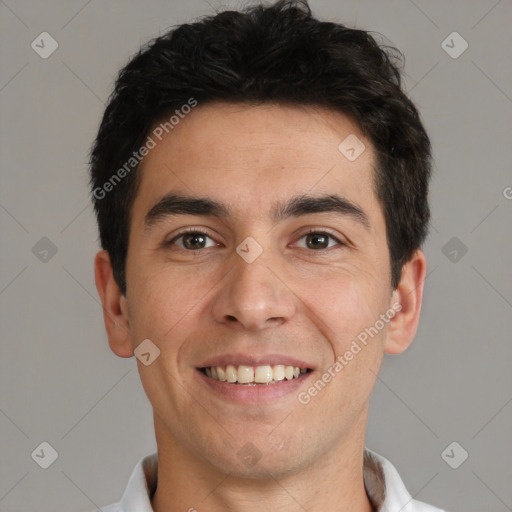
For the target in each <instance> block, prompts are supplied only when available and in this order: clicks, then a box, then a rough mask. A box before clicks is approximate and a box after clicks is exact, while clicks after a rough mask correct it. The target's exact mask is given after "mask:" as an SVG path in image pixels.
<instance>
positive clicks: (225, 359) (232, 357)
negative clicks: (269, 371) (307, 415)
mask: <svg viewBox="0 0 512 512" xmlns="http://www.w3.org/2000/svg"><path fill="white" fill-rule="evenodd" d="M228 364H232V365H233V366H240V365H243V366H265V365H269V366H274V365H278V364H282V365H284V366H297V367H299V368H308V369H310V370H314V367H313V365H312V364H311V363H307V362H306V361H303V360H301V359H297V358H295V357H291V356H287V355H284V354H260V355H254V354H252V355H248V354H222V355H219V356H215V357H212V358H210V359H207V360H206V361H205V362H204V363H203V364H201V365H200V366H199V368H208V367H210V366H227V365H228Z"/></svg>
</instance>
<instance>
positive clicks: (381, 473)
mask: <svg viewBox="0 0 512 512" xmlns="http://www.w3.org/2000/svg"><path fill="white" fill-rule="evenodd" d="M157 470H158V455H157V453H156V452H155V453H151V454H150V455H147V456H145V457H143V458H142V459H141V460H140V461H139V462H138V463H137V465H136V466H135V468H134V469H133V471H132V474H131V476H130V479H129V480H128V485H127V486H126V489H125V491H124V493H123V496H122V498H121V502H120V504H121V512H153V508H152V507H151V498H152V496H153V494H154V492H155V490H156V486H157V474H158V471H157ZM363 476H364V484H365V488H366V492H367V494H368V498H369V500H370V502H371V504H372V506H373V508H374V510H375V511H376V512H398V511H400V512H423V511H425V512H426V511H432V512H435V511H437V510H438V509H435V508H433V507H432V508H431V507H429V506H428V505H426V507H428V508H423V507H421V505H424V504H421V503H420V502H417V501H415V500H413V499H412V497H411V495H410V494H409V492H408V491H407V489H406V488H405V485H404V483H403V482H402V479H401V478H400V475H399V474H398V471H397V470H396V469H395V467H394V466H393V465H392V464H391V462H389V461H388V460H387V459H386V458H384V457H383V456H381V455H379V454H377V453H375V452H374V451H372V450H370V449H368V448H365V452H364V465H363ZM439 512H442V511H439Z"/></svg>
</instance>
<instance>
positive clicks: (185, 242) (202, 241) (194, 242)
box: [167, 231, 215, 251]
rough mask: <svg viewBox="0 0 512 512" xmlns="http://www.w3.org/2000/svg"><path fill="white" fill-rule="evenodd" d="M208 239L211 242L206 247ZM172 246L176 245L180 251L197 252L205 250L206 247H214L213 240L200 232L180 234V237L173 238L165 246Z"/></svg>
mask: <svg viewBox="0 0 512 512" xmlns="http://www.w3.org/2000/svg"><path fill="white" fill-rule="evenodd" d="M208 239H210V240H211V242H210V245H206V244H207V243H208ZM174 244H176V245H177V246H178V247H179V248H180V249H185V250H191V251H197V250H199V249H206V248H207V247H213V246H215V242H214V241H213V239H212V238H211V237H210V236H208V235H207V234H206V233H202V232H201V231H190V232H187V233H181V234H180V235H177V236H176V237H174V238H173V239H172V240H171V241H170V242H169V243H168V244H167V245H174Z"/></svg>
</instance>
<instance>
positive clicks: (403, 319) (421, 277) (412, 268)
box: [384, 249, 427, 354]
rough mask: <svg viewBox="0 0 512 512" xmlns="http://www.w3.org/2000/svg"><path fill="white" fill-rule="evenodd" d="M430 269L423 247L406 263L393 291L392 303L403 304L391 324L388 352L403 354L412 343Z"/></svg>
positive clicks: (387, 345)
mask: <svg viewBox="0 0 512 512" xmlns="http://www.w3.org/2000/svg"><path fill="white" fill-rule="evenodd" d="M426 272H427V261H426V258H425V254H424V253H423V251H422V250H420V249H418V250H416V252H415V253H414V254H413V256H412V258H411V259H410V260H409V261H408V262H407V263H406V264H405V265H404V266H403V268H402V277H401V279H400V283H399V284H398V286H397V288H396V290H394V291H393V298H392V304H391V306H392V307H393V305H395V308H394V309H398V308H397V304H400V310H399V311H397V313H396V314H395V316H394V317H393V318H392V319H391V321H390V322H389V324H388V331H387V338H386V342H385V344H384V352H386V353H387V354H401V353H402V352H404V351H405V350H406V349H407V347H409V345H410V344H411V342H412V340H413V339H414V336H415V335H416V331H417V329H418V323H419V320H420V311H421V303H422V299H423V285H424V282H425V276H426Z"/></svg>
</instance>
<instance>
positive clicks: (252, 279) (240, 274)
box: [213, 237, 295, 330]
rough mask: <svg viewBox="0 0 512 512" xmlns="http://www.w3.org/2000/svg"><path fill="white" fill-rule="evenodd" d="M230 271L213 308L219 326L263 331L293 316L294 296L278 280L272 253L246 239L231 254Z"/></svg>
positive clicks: (274, 255) (252, 240) (275, 256)
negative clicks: (236, 324)
mask: <svg viewBox="0 0 512 512" xmlns="http://www.w3.org/2000/svg"><path fill="white" fill-rule="evenodd" d="M230 265H232V271H231V272H229V274H228V275H227V276H226V281H225V283H224V285H223V286H221V288H220V290H219V293H218V294H217V297H216V298H215V301H214V305H213V314H214V316H215V318H216V320H217V321H218V322H222V323H231V324H233V323H235V322H236V323H239V324H240V325H242V326H243V327H245V328H246V329H252V330H254V329H262V328H265V327H268V326H270V325H271V324H272V325H275V324H279V323H283V322H284V321H286V319H288V318H290V317H291V316H292V315H293V312H294V309H295V304H294V301H293V294H292V293H291V291H290V290H289V289H288V287H287V286H286V285H285V284H284V283H283V281H282V279H280V277H279V263H278V257H277V254H275V252H274V251H273V250H272V249H271V248H269V247H265V248H263V246H262V245H260V244H259V243H258V242H256V240H255V239H254V238H251V237H247V238H246V239H245V240H243V241H242V242H241V243H240V244H239V245H238V246H237V248H236V253H234V254H233V257H232V260H231V261H230Z"/></svg>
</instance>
